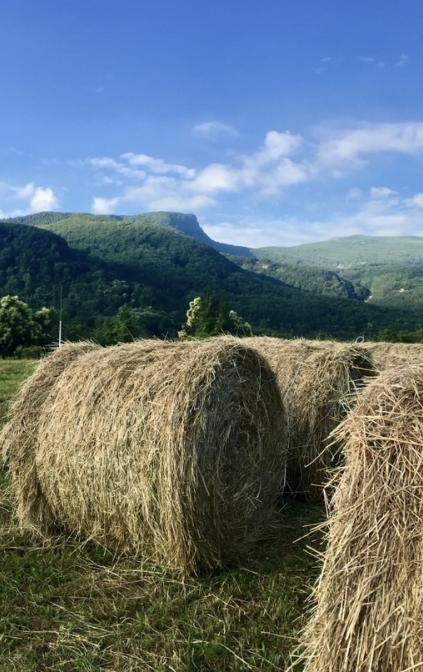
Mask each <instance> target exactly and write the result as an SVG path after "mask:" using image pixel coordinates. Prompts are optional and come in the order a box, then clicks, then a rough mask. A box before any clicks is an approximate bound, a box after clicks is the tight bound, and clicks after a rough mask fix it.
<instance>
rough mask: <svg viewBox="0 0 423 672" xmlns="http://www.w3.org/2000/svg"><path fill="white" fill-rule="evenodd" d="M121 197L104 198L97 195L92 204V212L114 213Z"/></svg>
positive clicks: (100, 213)
mask: <svg viewBox="0 0 423 672" xmlns="http://www.w3.org/2000/svg"><path fill="white" fill-rule="evenodd" d="M119 200H120V199H119V198H118V197H115V198H102V197H101V196H95V197H94V198H93V202H92V205H91V212H93V213H94V214H95V215H112V214H113V213H114V212H115V210H116V207H117V206H118V204H119Z"/></svg>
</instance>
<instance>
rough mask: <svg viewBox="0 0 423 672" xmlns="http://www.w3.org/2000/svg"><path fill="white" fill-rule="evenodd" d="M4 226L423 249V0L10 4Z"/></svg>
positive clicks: (1, 55) (1, 180) (0, 84)
mask: <svg viewBox="0 0 423 672" xmlns="http://www.w3.org/2000/svg"><path fill="white" fill-rule="evenodd" d="M0 26H1V33H2V37H1V41H0V62H1V64H2V67H1V69H0V91H1V103H0V215H1V216H3V217H4V216H11V215H17V214H23V213H29V212H37V211H40V210H45V209H58V210H63V211H84V212H96V213H118V214H125V213H138V212H147V211H150V210H158V209H160V210H178V211H182V212H194V213H195V214H197V215H198V217H199V220H200V222H201V224H202V225H203V226H204V228H205V229H206V230H207V232H208V233H209V234H210V235H212V236H213V237H215V238H217V239H220V240H222V241H226V242H233V243H241V244H247V245H252V246H254V245H267V244H274V245H278V244H279V245H292V244H296V243H301V242H308V241H311V240H322V239H325V238H328V237H334V236H342V235H350V234H354V233H366V234H373V235H401V234H404V235H413V234H414V235H423V86H422V65H423V4H422V3H421V1H420V0H414V1H410V0H403V2H399V1H398V0H395V1H393V0H383V1H382V0H372V1H371V2H369V1H368V0H367V1H364V0H357V1H355V2H348V3H347V2H339V0H337V1H335V0H319V1H318V2H317V1H316V0H308V1H306V0H298V1H297V2H295V3H291V2H283V1H282V0H265V1H264V2H263V0H261V1H259V0H232V1H231V0H225V1H224V0H214V1H213V2H205V1H202V0H178V1H177V2H175V0H172V1H170V0H155V1H154V2H146V1H144V0H137V1H134V0H120V2H104V0H101V1H100V0H61V1H60V2H57V0H54V1H53V0H37V2H34V1H33V0H14V1H13V2H7V3H6V2H3V3H0Z"/></svg>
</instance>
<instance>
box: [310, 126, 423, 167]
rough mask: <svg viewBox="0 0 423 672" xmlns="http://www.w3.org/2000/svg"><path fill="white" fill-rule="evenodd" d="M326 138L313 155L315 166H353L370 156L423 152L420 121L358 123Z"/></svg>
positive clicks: (422, 128) (422, 127) (422, 131)
mask: <svg viewBox="0 0 423 672" xmlns="http://www.w3.org/2000/svg"><path fill="white" fill-rule="evenodd" d="M329 136H330V137H328V138H327V139H324V140H323V141H321V142H320V143H319V147H318V152H317V163H318V164H321V165H325V166H334V167H335V166H340V167H342V166H343V165H344V166H345V165H347V164H350V165H351V164H354V163H356V164H357V163H360V162H362V161H363V160H364V159H365V157H366V156H367V155H370V154H380V153H386V152H394V153H399V154H406V155H410V156H411V155H417V154H420V153H422V152H423V122H404V123H390V124H386V123H382V124H362V125H359V126H358V127H355V128H349V129H345V130H341V131H335V132H333V131H332V132H330V133H329Z"/></svg>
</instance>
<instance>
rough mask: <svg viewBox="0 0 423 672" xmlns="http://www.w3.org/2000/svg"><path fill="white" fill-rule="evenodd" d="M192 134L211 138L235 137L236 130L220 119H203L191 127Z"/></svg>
mask: <svg viewBox="0 0 423 672" xmlns="http://www.w3.org/2000/svg"><path fill="white" fill-rule="evenodd" d="M191 132H192V134H193V135H195V136H197V137H199V138H205V139H212V138H217V137H222V136H226V137H230V136H232V137H235V136H237V135H238V131H237V130H236V128H234V127H233V126H229V124H224V123H223V122H221V121H216V120H214V121H205V122H203V123H202V124H197V125H196V126H193V128H192V129H191Z"/></svg>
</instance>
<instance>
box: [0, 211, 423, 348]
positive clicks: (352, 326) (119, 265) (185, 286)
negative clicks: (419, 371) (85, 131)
mask: <svg viewBox="0 0 423 672" xmlns="http://www.w3.org/2000/svg"><path fill="white" fill-rule="evenodd" d="M18 221H19V222H20V223H19V224H16V223H15V224H14V223H11V222H10V221H8V222H3V223H0V249H1V256H0V269H1V274H0V294H9V293H12V294H19V295H20V296H21V297H22V298H24V299H25V300H27V301H28V302H29V303H30V304H31V305H33V306H34V307H38V306H40V305H48V306H55V307H57V306H58V292H59V288H60V287H62V290H63V305H64V317H65V325H66V333H65V335H66V336H67V337H75V336H84V337H87V336H91V335H93V334H94V333H95V331H96V329H97V328H98V327H99V326H101V325H102V323H103V322H104V320H105V319H106V318H108V317H110V316H113V315H115V314H116V312H117V311H118V310H119V308H121V307H122V306H129V307H133V308H136V309H137V310H141V311H143V315H145V332H143V333H144V335H163V334H167V335H169V336H172V335H175V334H176V331H177V330H178V329H179V327H180V325H181V323H182V321H183V320H184V315H185V310H186V307H187V304H188V302H189V301H190V300H191V299H192V298H193V297H194V296H198V295H204V294H206V293H207V292H213V293H215V294H219V295H221V296H223V297H225V299H226V301H227V303H228V304H229V306H230V307H231V308H233V309H234V310H237V311H238V312H239V313H240V314H241V315H242V316H243V317H244V318H245V319H247V320H248V321H249V322H250V323H251V324H252V325H253V328H254V331H255V332H256V333H264V332H266V333H269V334H272V333H273V334H280V335H287V336H292V335H297V336H301V335H303V336H315V335H321V336H335V337H339V338H355V337H357V336H361V335H363V334H365V335H367V336H372V335H373V336H374V335H376V334H377V333H378V331H379V330H381V329H386V328H393V329H400V328H401V329H415V328H416V327H418V326H419V324H420V315H421V313H419V311H414V310H413V311H407V312H402V311H400V310H396V309H391V308H382V307H378V306H373V305H369V304H364V303H361V302H360V301H358V300H351V298H357V297H354V296H351V297H350V298H349V299H347V298H343V297H342V296H340V295H338V294H337V292H336V291H335V293H334V295H333V296H332V297H328V296H325V295H323V293H320V295H319V294H317V293H314V290H313V288H312V287H308V288H307V291H304V290H303V289H299V288H297V287H294V286H293V284H294V279H292V282H291V284H287V283H284V282H281V281H280V280H279V279H277V277H267V276H266V275H264V274H263V273H255V272H253V271H251V270H248V269H243V268H241V267H240V266H239V265H238V264H237V263H234V262H233V261H231V260H230V259H228V258H227V257H226V256H224V255H222V254H220V253H219V252H217V251H216V250H215V249H213V248H211V247H209V246H207V245H204V244H202V243H199V242H197V241H196V240H194V239H192V238H191V237H188V235H185V234H182V233H181V232H177V231H176V230H175V227H174V226H170V225H168V224H166V222H163V220H161V218H160V215H159V223H158V224H157V223H155V222H154V221H152V220H151V215H149V219H147V220H146V218H145V217H132V218H120V217H119V218H118V217H102V216H95V215H72V214H67V215H65V216H60V215H58V214H55V215H51V214H50V213H48V214H47V215H46V214H43V215H42V216H41V217H40V216H37V217H34V216H31V217H30V218H29V219H28V220H26V219H25V218H20V219H19V220H18ZM25 221H29V223H31V224H32V225H34V224H36V225H37V226H27V225H25V224H24V222H25ZM173 221H175V220H173ZM184 221H186V220H184ZM40 225H41V226H42V227H43V228H38V227H39V226H40ZM244 263H246V262H244ZM299 271H301V269H299ZM301 272H302V271H301ZM332 281H333V277H332V276H330V278H329V280H328V281H327V282H328V284H330V282H332ZM319 282H320V281H319ZM337 283H338V285H341V286H343V287H344V289H345V288H346V287H348V285H347V284H345V283H344V284H343V283H342V279H339V280H337ZM351 287H352V285H351ZM338 289H339V288H338ZM337 291H338V290H337ZM351 291H353V290H351ZM143 320H144V318H143ZM143 324H144V322H143Z"/></svg>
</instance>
